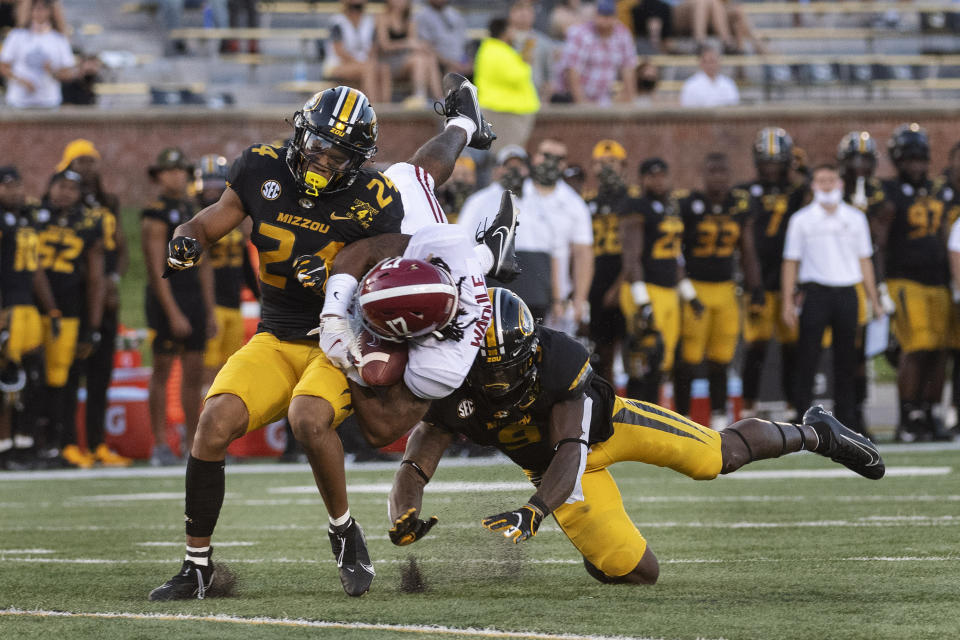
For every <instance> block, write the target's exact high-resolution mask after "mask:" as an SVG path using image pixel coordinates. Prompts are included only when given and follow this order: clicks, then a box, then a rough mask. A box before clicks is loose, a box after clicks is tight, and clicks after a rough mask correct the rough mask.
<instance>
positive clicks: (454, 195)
mask: <svg viewBox="0 0 960 640" xmlns="http://www.w3.org/2000/svg"><path fill="white" fill-rule="evenodd" d="M471 193H473V185H472V184H470V183H469V182H461V181H460V180H452V181H450V182H448V183H447V184H445V185H443V189H442V194H443V199H444V200H445V204H446V205H447V206H448V207H449V209H450V210H451V211H460V208H461V207H462V206H463V202H464V200H466V199H467V196H469V195H470V194H471Z"/></svg>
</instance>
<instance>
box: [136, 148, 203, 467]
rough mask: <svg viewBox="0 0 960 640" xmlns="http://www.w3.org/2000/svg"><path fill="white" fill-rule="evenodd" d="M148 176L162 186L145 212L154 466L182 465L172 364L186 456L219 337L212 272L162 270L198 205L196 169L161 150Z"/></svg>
mask: <svg viewBox="0 0 960 640" xmlns="http://www.w3.org/2000/svg"><path fill="white" fill-rule="evenodd" d="M148 172H149V174H150V178H151V179H152V180H153V181H155V182H156V183H157V184H158V185H159V187H160V194H159V197H158V198H157V200H156V201H154V202H153V203H151V204H150V206H148V207H147V208H146V209H144V210H143V213H142V214H141V231H142V242H143V257H144V261H145V262H146V265H147V282H148V286H147V293H146V306H147V324H148V326H149V327H150V330H151V332H152V333H153V341H152V343H153V345H152V346H153V370H152V372H151V374H150V423H151V426H152V429H153V455H152V456H151V457H150V464H152V465H154V466H167V465H174V464H178V463H179V462H180V459H179V458H178V457H177V455H176V454H175V453H174V452H173V451H171V450H170V446H169V445H168V444H167V382H168V381H169V380H170V370H171V368H172V367H173V361H174V360H175V359H176V358H177V357H178V356H179V357H180V367H181V371H182V375H183V377H182V379H181V382H180V403H181V405H182V407H183V417H184V423H185V424H184V427H185V429H186V432H185V434H184V436H185V437H184V452H186V451H189V450H190V443H191V442H192V441H193V437H194V433H195V432H196V430H197V420H198V417H197V415H198V414H199V412H200V403H201V400H202V398H203V396H201V389H202V386H203V349H204V346H206V342H207V336H208V334H209V335H214V334H216V316H215V315H214V311H213V307H214V295H213V271H212V269H211V266H210V262H209V261H208V260H205V261H203V262H201V263H200V267H199V268H198V269H197V270H195V271H188V272H185V273H176V274H173V275H172V276H171V277H170V279H164V278H162V277H161V276H162V275H163V272H164V260H165V259H164V255H165V252H166V248H167V243H168V242H170V239H171V238H173V236H174V232H175V230H176V229H177V227H178V225H180V224H182V223H184V222H186V221H187V220H190V219H191V218H193V216H194V214H195V213H196V212H197V208H196V205H195V204H194V203H193V201H192V200H191V198H190V197H189V196H188V195H187V190H188V187H189V183H190V179H191V178H192V177H193V166H192V165H191V164H190V163H189V161H188V160H187V158H186V156H184V154H183V152H182V151H181V150H180V149H176V148H173V147H171V148H168V149H164V150H163V151H161V152H160V155H159V156H157V161H156V162H155V163H154V164H153V165H152V166H151V167H150V168H149V169H148Z"/></svg>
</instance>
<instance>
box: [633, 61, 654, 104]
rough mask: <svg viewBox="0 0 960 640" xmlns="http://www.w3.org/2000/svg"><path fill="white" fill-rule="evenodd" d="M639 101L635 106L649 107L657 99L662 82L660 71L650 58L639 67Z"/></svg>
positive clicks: (636, 101) (635, 102) (637, 72)
mask: <svg viewBox="0 0 960 640" xmlns="http://www.w3.org/2000/svg"><path fill="white" fill-rule="evenodd" d="M636 74H637V99H636V100H635V101H634V104H636V105H641V106H648V105H650V104H652V103H653V102H654V99H655V98H656V91H657V83H658V82H660V70H659V69H658V68H657V65H655V64H653V62H651V61H650V59H649V58H644V59H643V60H641V61H640V64H638V65H637V71H636Z"/></svg>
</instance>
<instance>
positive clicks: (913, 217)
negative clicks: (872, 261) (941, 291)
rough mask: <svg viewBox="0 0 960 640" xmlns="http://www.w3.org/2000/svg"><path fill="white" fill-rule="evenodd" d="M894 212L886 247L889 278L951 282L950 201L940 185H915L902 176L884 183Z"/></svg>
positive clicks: (942, 283)
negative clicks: (947, 236)
mask: <svg viewBox="0 0 960 640" xmlns="http://www.w3.org/2000/svg"><path fill="white" fill-rule="evenodd" d="M883 187H884V191H885V192H886V196H887V198H888V199H889V200H890V201H891V202H893V207H894V214H893V221H892V223H891V225H890V236H889V238H888V240H887V250H886V263H887V264H886V276H887V278H905V279H907V280H913V281H915V282H919V283H921V284H926V285H946V284H948V283H949V281H950V276H949V264H948V262H947V245H946V242H945V240H944V230H945V226H946V224H947V220H946V219H947V216H946V215H945V214H946V213H947V211H946V202H944V201H943V200H942V199H941V198H940V197H938V196H937V192H938V191H940V188H939V185H935V184H934V183H933V182H931V181H930V180H927V181H926V182H925V183H924V184H923V185H920V186H919V187H915V186H913V185H911V184H909V183H907V182H901V181H900V180H898V179H893V180H887V181H885V182H884V183H883Z"/></svg>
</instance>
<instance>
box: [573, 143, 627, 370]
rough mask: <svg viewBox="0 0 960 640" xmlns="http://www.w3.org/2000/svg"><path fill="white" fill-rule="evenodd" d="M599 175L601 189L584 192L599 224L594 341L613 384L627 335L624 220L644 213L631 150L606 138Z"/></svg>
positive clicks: (598, 152)
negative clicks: (630, 180) (628, 175)
mask: <svg viewBox="0 0 960 640" xmlns="http://www.w3.org/2000/svg"><path fill="white" fill-rule="evenodd" d="M592 156H593V174H594V177H595V178H596V179H597V190H596V191H595V192H593V193H589V194H584V198H583V199H584V200H585V201H586V203H587V207H588V208H589V209H590V216H591V218H592V220H593V256H594V258H593V260H594V269H593V281H592V282H591V283H590V293H589V296H588V301H589V302H590V332H589V336H590V339H591V340H592V341H593V343H594V345H595V350H596V354H597V358H598V362H597V369H598V371H600V374H601V375H602V376H603V377H604V378H606V379H607V380H613V359H614V354H615V353H616V349H617V346H618V345H619V344H620V343H621V342H622V340H623V337H624V335H626V327H625V324H624V319H623V313H622V312H621V311H620V303H619V300H620V284H621V280H620V271H621V269H622V267H623V261H622V253H623V246H622V244H621V242H620V222H621V220H623V219H624V218H626V217H628V216H630V215H633V214H636V213H639V212H640V202H639V193H638V190H637V189H635V188H632V187H628V186H627V183H626V180H625V171H626V168H627V150H626V149H624V148H623V145H622V144H620V143H619V142H617V141H616V140H601V141H600V142H598V143H597V144H596V145H594V147H593V154H592Z"/></svg>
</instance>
